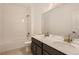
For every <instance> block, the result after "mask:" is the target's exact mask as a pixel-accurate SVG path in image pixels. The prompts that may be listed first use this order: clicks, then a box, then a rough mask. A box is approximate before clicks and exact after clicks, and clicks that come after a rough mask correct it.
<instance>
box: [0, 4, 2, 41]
mask: <svg viewBox="0 0 79 59" xmlns="http://www.w3.org/2000/svg"><path fill="white" fill-rule="evenodd" d="M1 40H2V5H0V42H1Z"/></svg>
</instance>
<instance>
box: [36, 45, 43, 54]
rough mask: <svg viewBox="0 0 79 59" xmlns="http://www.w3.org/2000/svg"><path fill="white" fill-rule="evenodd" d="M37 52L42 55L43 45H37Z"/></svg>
mask: <svg viewBox="0 0 79 59" xmlns="http://www.w3.org/2000/svg"><path fill="white" fill-rule="evenodd" d="M36 50H37V51H36V52H37V55H42V48H41V47H39V46H37V47H36Z"/></svg>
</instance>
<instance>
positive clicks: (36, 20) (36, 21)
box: [31, 3, 51, 34]
mask: <svg viewBox="0 0 79 59" xmlns="http://www.w3.org/2000/svg"><path fill="white" fill-rule="evenodd" d="M49 6H50V4H49V3H38V4H32V11H31V12H32V13H31V14H32V15H31V16H32V18H31V19H32V33H33V34H41V33H42V19H41V17H42V14H43V13H44V12H47V11H48V10H50V9H51V8H49Z"/></svg>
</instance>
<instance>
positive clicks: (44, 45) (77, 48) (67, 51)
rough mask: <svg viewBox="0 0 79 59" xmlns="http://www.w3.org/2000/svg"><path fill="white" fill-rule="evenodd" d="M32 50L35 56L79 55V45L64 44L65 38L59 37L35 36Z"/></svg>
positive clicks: (75, 43) (74, 43) (76, 43)
mask: <svg viewBox="0 0 79 59" xmlns="http://www.w3.org/2000/svg"><path fill="white" fill-rule="evenodd" d="M31 50H32V53H33V55H79V43H78V42H77V41H76V42H72V43H67V42H64V37H62V36H58V35H50V36H49V37H45V36H44V35H34V36H32V43H31Z"/></svg>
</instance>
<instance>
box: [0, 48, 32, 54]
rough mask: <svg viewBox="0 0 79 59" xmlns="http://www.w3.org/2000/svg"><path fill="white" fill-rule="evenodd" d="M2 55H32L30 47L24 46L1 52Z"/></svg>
mask: <svg viewBox="0 0 79 59" xmlns="http://www.w3.org/2000/svg"><path fill="white" fill-rule="evenodd" d="M0 55H32V53H31V48H30V47H27V48H26V47H22V48H17V49H14V50H10V51H6V52H3V53H0Z"/></svg>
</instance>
